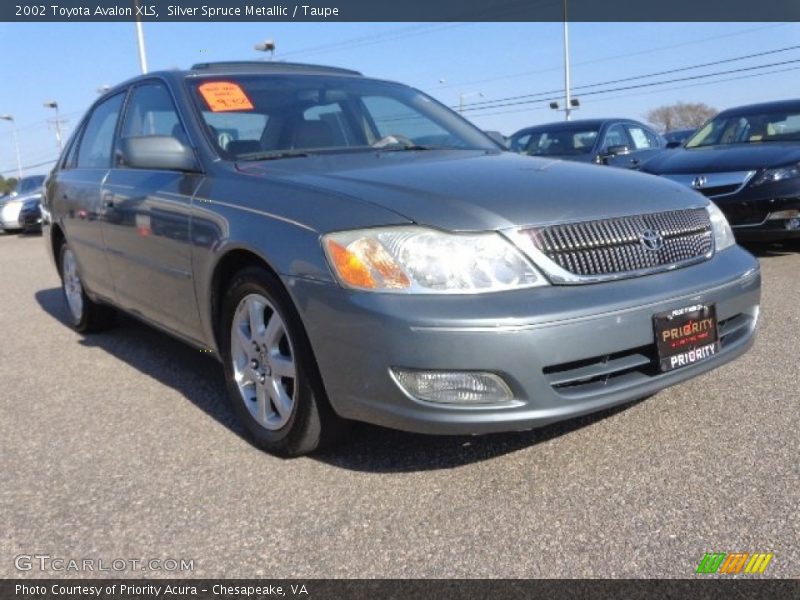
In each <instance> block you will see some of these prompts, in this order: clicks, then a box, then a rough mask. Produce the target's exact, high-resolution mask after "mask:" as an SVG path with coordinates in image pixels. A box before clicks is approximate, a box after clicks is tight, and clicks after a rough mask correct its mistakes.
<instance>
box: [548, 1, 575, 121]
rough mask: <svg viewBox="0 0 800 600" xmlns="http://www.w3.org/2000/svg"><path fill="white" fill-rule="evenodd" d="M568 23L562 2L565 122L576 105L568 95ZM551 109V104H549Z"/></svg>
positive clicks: (565, 5)
mask: <svg viewBox="0 0 800 600" xmlns="http://www.w3.org/2000/svg"><path fill="white" fill-rule="evenodd" d="M568 23H569V21H568V20H567V0H564V118H565V120H567V121H569V120H570V113H571V112H572V108H573V107H576V108H577V106H578V105H577V104H576V103H575V102H573V98H572V97H571V95H570V89H569V86H570V81H569V79H570V77H569V75H570V73H569V24H568ZM551 108H552V104H551Z"/></svg>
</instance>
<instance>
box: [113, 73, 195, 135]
mask: <svg viewBox="0 0 800 600" xmlns="http://www.w3.org/2000/svg"><path fill="white" fill-rule="evenodd" d="M147 135H168V136H172V137H175V138H178V139H179V140H180V141H181V142H183V143H184V144H186V143H188V141H187V139H186V134H185V133H184V131H183V126H182V125H181V122H180V119H179V118H178V111H177V110H175V105H174V104H173V103H172V97H171V96H170V94H169V91H168V90H167V88H166V86H165V85H164V84H163V83H156V82H153V83H146V84H143V85H137V86H136V87H135V88H133V92H132V93H131V99H130V100H129V101H128V108H127V109H126V111H125V124H124V125H123V126H122V137H139V136H147Z"/></svg>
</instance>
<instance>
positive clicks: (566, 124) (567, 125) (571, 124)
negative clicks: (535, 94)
mask: <svg viewBox="0 0 800 600" xmlns="http://www.w3.org/2000/svg"><path fill="white" fill-rule="evenodd" d="M617 122H625V123H638V121H635V120H634V119H626V118H619V119H577V120H574V121H553V122H552V123H542V124H541V125H531V126H530V127H525V128H524V129H520V130H519V131H517V132H516V133H515V134H513V135H519V134H523V133H528V132H531V131H536V130H538V129H549V130H552V131H562V130H569V129H579V128H581V127H593V128H599V127H602V126H603V125H605V124H606V123H617ZM512 137H513V136H512Z"/></svg>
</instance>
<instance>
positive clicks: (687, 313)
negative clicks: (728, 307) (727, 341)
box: [653, 304, 720, 372]
mask: <svg viewBox="0 0 800 600" xmlns="http://www.w3.org/2000/svg"><path fill="white" fill-rule="evenodd" d="M653 327H654V329H655V334H656V345H657V346H658V362H659V366H660V368H661V371H662V372H665V371H672V370H674V369H679V368H681V367H688V366H689V365H693V364H696V363H698V362H701V361H704V360H708V359H709V358H711V357H713V356H715V355H716V354H717V353H718V352H719V348H720V345H719V336H718V334H717V311H716V307H715V306H714V305H713V304H707V305H706V304H698V305H695V306H688V307H686V308H679V309H676V310H671V311H668V312H664V313H659V314H657V315H655V316H654V317H653Z"/></svg>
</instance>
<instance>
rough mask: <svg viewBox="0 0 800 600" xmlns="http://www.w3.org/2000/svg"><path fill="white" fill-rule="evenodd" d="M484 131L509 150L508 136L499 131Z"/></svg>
mask: <svg viewBox="0 0 800 600" xmlns="http://www.w3.org/2000/svg"><path fill="white" fill-rule="evenodd" d="M484 133H485V134H486V135H488V136H489V137H490V138H492V139H493V140H494V141H495V142H497V143H498V144H500V147H501V148H503V149H504V150H508V138H507V137H506V136H504V135H503V134H502V133H500V132H499V131H484Z"/></svg>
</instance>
